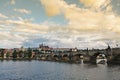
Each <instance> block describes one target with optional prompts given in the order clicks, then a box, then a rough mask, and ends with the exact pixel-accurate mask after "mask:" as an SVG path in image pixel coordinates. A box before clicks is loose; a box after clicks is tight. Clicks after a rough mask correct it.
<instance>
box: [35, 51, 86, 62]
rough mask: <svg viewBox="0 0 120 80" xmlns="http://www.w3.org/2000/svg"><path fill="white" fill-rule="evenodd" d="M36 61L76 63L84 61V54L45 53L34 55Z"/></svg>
mask: <svg viewBox="0 0 120 80" xmlns="http://www.w3.org/2000/svg"><path fill="white" fill-rule="evenodd" d="M36 59H38V60H48V61H74V62H76V61H77V62H78V61H81V60H83V59H84V54H81V53H46V54H36Z"/></svg>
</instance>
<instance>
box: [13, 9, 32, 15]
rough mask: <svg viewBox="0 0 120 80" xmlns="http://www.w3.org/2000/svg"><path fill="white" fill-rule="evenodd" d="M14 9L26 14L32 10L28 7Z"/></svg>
mask: <svg viewBox="0 0 120 80" xmlns="http://www.w3.org/2000/svg"><path fill="white" fill-rule="evenodd" d="M14 11H16V12H20V13H25V14H30V13H31V11H30V10H27V9H16V8H15V9H14Z"/></svg>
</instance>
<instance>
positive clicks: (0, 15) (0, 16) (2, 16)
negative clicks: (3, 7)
mask: <svg viewBox="0 0 120 80" xmlns="http://www.w3.org/2000/svg"><path fill="white" fill-rule="evenodd" d="M0 18H8V17H7V16H5V15H3V14H1V13H0Z"/></svg>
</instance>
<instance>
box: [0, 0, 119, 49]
mask: <svg viewBox="0 0 120 80" xmlns="http://www.w3.org/2000/svg"><path fill="white" fill-rule="evenodd" d="M119 8H120V0H0V48H20V47H21V46H23V47H38V46H39V44H41V43H43V44H45V45H49V46H50V47H65V48H74V47H77V48H79V49H86V48H90V49H91V48H99V49H101V48H106V47H107V46H108V44H109V45H110V46H111V47H119V46H120V9H119Z"/></svg>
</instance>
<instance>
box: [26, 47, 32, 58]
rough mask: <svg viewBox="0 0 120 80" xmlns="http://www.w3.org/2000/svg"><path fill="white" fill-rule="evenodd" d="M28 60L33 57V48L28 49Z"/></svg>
mask: <svg viewBox="0 0 120 80" xmlns="http://www.w3.org/2000/svg"><path fill="white" fill-rule="evenodd" d="M27 52H28V58H31V56H32V49H31V48H28V51H27Z"/></svg>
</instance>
